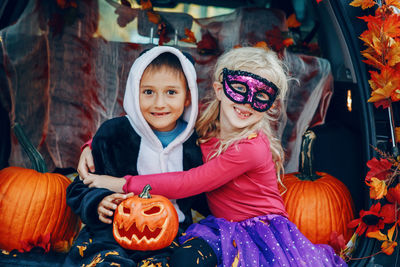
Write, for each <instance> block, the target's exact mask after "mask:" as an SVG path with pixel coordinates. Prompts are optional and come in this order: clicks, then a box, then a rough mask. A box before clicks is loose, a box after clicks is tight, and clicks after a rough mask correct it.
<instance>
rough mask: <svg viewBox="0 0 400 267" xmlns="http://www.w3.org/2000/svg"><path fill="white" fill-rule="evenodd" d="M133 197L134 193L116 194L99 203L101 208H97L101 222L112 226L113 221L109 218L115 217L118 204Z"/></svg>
mask: <svg viewBox="0 0 400 267" xmlns="http://www.w3.org/2000/svg"><path fill="white" fill-rule="evenodd" d="M131 196H133V193H129V194H120V193H114V194H112V195H109V196H106V197H105V198H103V200H102V201H101V202H100V203H99V206H98V207H97V213H98V214H99V220H100V221H102V222H103V223H108V224H111V223H112V220H111V219H110V218H109V217H112V216H113V214H114V210H115V209H116V208H117V206H118V204H119V203H121V202H122V201H123V200H125V199H127V198H128V197H131Z"/></svg>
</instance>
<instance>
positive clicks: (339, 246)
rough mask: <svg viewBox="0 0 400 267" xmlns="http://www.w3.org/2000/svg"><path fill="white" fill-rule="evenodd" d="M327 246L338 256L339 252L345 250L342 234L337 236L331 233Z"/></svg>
mask: <svg viewBox="0 0 400 267" xmlns="http://www.w3.org/2000/svg"><path fill="white" fill-rule="evenodd" d="M328 245H330V246H331V247H332V248H333V249H334V250H335V252H336V254H340V251H342V250H343V249H345V247H346V241H345V240H344V237H343V235H342V234H340V235H339V234H338V233H337V232H336V231H332V232H331V235H330V237H329V241H328Z"/></svg>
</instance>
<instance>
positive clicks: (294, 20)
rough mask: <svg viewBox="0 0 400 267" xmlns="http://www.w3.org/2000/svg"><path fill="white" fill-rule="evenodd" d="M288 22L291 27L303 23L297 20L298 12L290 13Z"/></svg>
mask: <svg viewBox="0 0 400 267" xmlns="http://www.w3.org/2000/svg"><path fill="white" fill-rule="evenodd" d="M286 24H287V26H288V27H289V28H297V27H300V25H301V23H300V22H298V21H297V18H296V14H295V13H293V14H292V15H290V16H289V17H288V18H287V20H286Z"/></svg>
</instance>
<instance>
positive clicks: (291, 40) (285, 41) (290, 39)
mask: <svg viewBox="0 0 400 267" xmlns="http://www.w3.org/2000/svg"><path fill="white" fill-rule="evenodd" d="M292 44H294V40H293V38H286V39H285V40H283V45H284V46H286V47H289V46H291V45H292Z"/></svg>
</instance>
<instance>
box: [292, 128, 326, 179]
mask: <svg viewBox="0 0 400 267" xmlns="http://www.w3.org/2000/svg"><path fill="white" fill-rule="evenodd" d="M315 138H316V135H315V133H314V132H313V131H311V130H307V131H306V132H305V133H304V135H303V141H302V142H301V152H300V158H299V172H300V173H299V174H298V175H296V176H297V177H298V178H299V179H301V180H311V181H315V180H317V179H318V178H320V177H321V176H319V175H317V174H316V172H315V170H314V166H313V161H314V154H313V150H312V149H313V145H314V141H315Z"/></svg>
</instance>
